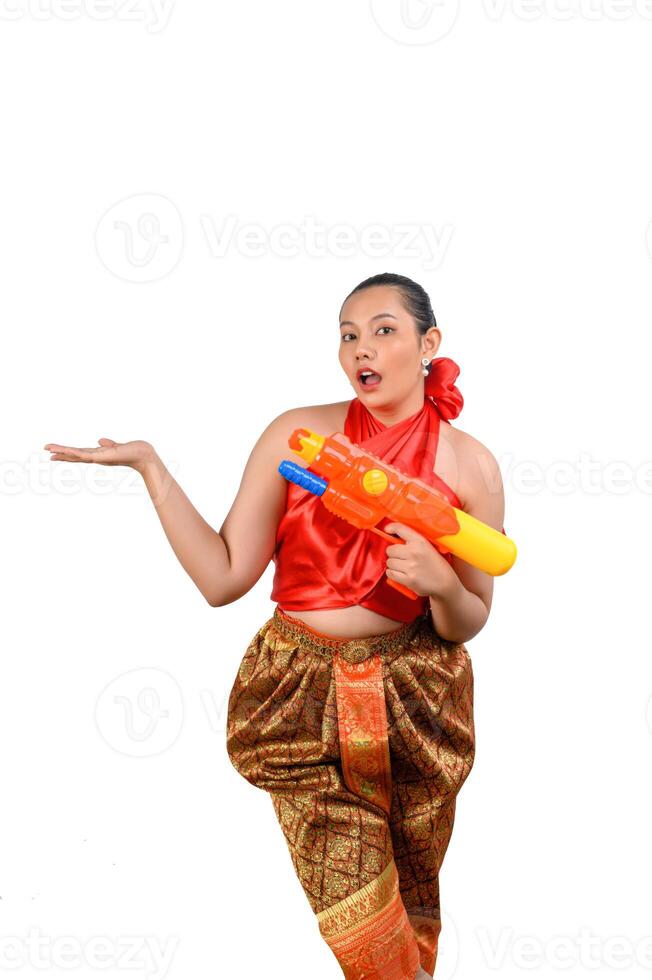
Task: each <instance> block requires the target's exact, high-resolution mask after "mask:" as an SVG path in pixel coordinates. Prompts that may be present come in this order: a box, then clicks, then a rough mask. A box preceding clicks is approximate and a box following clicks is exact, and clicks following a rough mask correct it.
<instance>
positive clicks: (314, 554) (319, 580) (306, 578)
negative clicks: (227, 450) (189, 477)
mask: <svg viewBox="0 0 652 980" xmlns="http://www.w3.org/2000/svg"><path fill="white" fill-rule="evenodd" d="M431 365H432V366H431V370H430V373H429V375H428V378H427V379H426V383H425V397H424V400H423V405H422V406H421V408H420V409H419V411H418V412H416V413H415V414H414V415H411V416H410V417H409V418H406V419H403V420H402V421H401V422H397V423H396V424H395V425H391V426H386V425H384V424H383V423H382V422H380V421H379V420H378V419H377V418H375V416H373V415H372V414H371V412H369V411H368V409H367V408H366V406H365V405H363V404H362V402H361V401H360V400H359V399H358V398H354V399H353V400H352V402H351V403H350V405H349V408H348V411H347V415H346V421H345V424H344V434H345V435H346V436H348V438H349V439H350V440H351V441H352V442H355V443H357V444H358V445H359V446H362V447H363V448H364V449H368V450H369V452H372V453H374V454H375V455H376V456H379V457H380V458H381V459H384V460H386V461H387V462H388V463H391V464H392V465H393V466H396V467H397V468H398V469H399V470H401V471H402V472H403V473H407V474H408V475H410V476H416V477H419V478H420V479H421V480H423V481H424V482H425V483H428V484H430V485H431V486H433V487H436V488H437V489H438V490H441V491H442V492H443V493H444V495H445V496H446V497H447V499H448V500H449V501H450V502H451V504H452V505H453V506H454V507H457V508H458V509H460V510H461V509H462V505H461V503H460V500H459V498H458V497H457V495H456V493H455V492H454V491H453V490H452V489H451V488H450V487H449V486H448V484H446V483H444V481H443V480H442V479H441V478H440V477H439V476H437V474H436V473H435V472H434V463H435V457H436V454H437V446H438V443H439V429H440V426H441V421H442V419H443V420H444V421H445V422H446V423H448V421H449V419H451V418H456V417H457V415H459V413H460V411H461V409H462V406H463V405H464V399H463V397H462V394H461V392H460V391H459V389H458V388H457V387H456V386H455V384H454V381H455V378H456V377H457V375H458V374H459V370H460V369H459V367H458V366H457V364H455V362H454V361H452V360H451V359H450V358H448V357H440V358H436V359H435V360H433V361H432V362H431ZM329 434H330V433H329ZM388 523H391V522H390V521H389V520H382V521H381V522H380V523H379V525H378V526H379V527H380V528H383V527H384V526H385V524H388ZM503 533H504V528H503ZM387 547H388V542H387V541H385V540H384V539H383V538H380V537H379V536H378V535H377V534H372V533H371V531H368V530H366V529H364V530H362V529H359V528H356V527H354V526H353V525H352V524H349V523H348V521H345V520H343V519H342V518H341V517H337V516H336V515H335V514H331V512H330V511H329V510H327V509H326V507H325V506H324V504H323V503H322V501H321V499H320V498H319V497H316V496H315V495H314V494H312V493H311V492H310V491H309V490H304V489H303V488H302V487H299V486H297V485H296V484H295V483H291V482H289V483H288V487H287V505H286V511H285V514H284V515H283V517H282V518H281V520H280V522H279V526H278V530H277V534H276V550H275V552H274V559H273V560H274V564H275V566H276V567H275V572H274V581H273V586H272V594H271V597H270V598H271V599H272V600H273V601H275V602H277V603H278V604H279V605H280V606H281V607H282V608H285V609H287V610H288V612H292V610H304V609H343V608H345V607H348V606H355V605H358V606H364V608H365V609H371V610H373V611H374V612H377V613H380V614H381V615H383V616H387V617H389V618H390V619H395V620H397V621H399V622H405V623H409V622H411V621H412V620H413V619H415V618H416V617H417V616H419V615H421V614H423V613H425V612H426V611H427V610H428V607H429V601H428V597H427V596H419V597H417V598H416V599H409V598H408V597H407V596H404V595H402V593H400V592H398V591H397V590H396V589H394V588H392V587H391V586H390V585H388V584H387V582H386V570H385V566H386V561H387V555H386V551H387ZM443 557H444V558H446V559H447V560H448V561H451V560H452V556H451V555H449V554H446V555H444V556H443Z"/></svg>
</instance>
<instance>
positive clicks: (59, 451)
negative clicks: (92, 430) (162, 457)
mask: <svg viewBox="0 0 652 980" xmlns="http://www.w3.org/2000/svg"><path fill="white" fill-rule="evenodd" d="M97 441H98V443H99V446H97V447H93V446H91V447H90V448H88V449H80V448H77V447H76V446H60V445H59V444H58V443H56V442H48V443H46V444H45V446H43V448H44V449H48V450H49V451H50V452H51V453H52V454H53V455H52V456H50V459H51V460H53V459H61V460H64V461H66V462H69V463H103V464H104V465H105V466H133V468H134V469H136V470H138V469H140V468H141V467H142V465H143V463H144V462H145V460H146V459H147V456H148V454H149V453H150V452H151V450H152V446H151V444H150V443H149V442H146V441H145V440H144V439H134V440H133V441H132V442H115V441H114V440H113V439H104V438H103V439H98V440H97Z"/></svg>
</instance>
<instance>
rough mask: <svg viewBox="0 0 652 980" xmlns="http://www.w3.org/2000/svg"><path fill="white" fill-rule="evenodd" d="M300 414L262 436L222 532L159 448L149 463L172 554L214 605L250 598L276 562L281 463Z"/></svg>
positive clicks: (149, 483)
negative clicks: (191, 497) (186, 490)
mask: <svg viewBox="0 0 652 980" xmlns="http://www.w3.org/2000/svg"><path fill="white" fill-rule="evenodd" d="M295 412H296V410H295V409H290V410H289V411H287V412H283V413H282V414H281V415H279V416H278V417H277V418H275V419H274V420H273V421H272V422H271V423H270V424H269V425H268V426H267V428H266V429H265V430H264V432H263V433H262V435H261V436H260V437H259V439H258V441H257V442H256V444H255V446H254V447H253V449H252V451H251V454H250V456H249V459H248V460H247V463H246V466H245V468H244V472H243V474H242V479H241V481H240V487H239V489H238V492H237V494H236V497H235V500H234V501H233V504H232V505H231V509H230V510H229V513H228V514H227V516H226V518H225V520H224V522H223V524H222V527H221V528H220V530H219V532H218V531H216V530H215V529H214V528H212V527H211V526H210V524H208V523H207V522H206V521H205V520H204V518H203V517H202V516H201V514H200V513H199V512H198V511H197V510H196V509H195V507H193V505H192V504H191V502H190V500H189V499H188V497H187V496H186V495H185V493H184V492H183V490H182V489H181V487H180V486H179V484H178V483H177V482H176V480H175V479H174V478H173V477H172V475H171V474H170V473H169V472H168V470H167V468H166V467H165V465H164V464H163V462H162V461H161V459H160V458H159V456H158V454H157V453H156V451H155V450H154V449H152V451H151V453H150V454H149V455H148V457H147V458H146V460H145V462H144V463H143V466H142V469H141V472H142V476H143V480H144V481H145V486H146V487H147V489H148V491H149V494H150V496H151V498H152V502H153V504H154V507H155V508H156V512H157V514H158V516H159V520H160V521H161V524H162V525H163V530H164V531H165V534H166V536H167V539H168V541H169V542H170V545H171V546H172V550H173V551H174V553H175V555H176V556H177V558H178V559H179V561H180V563H181V564H182V565H183V567H184V568H185V570H186V572H187V573H188V575H189V576H190V578H191V579H192V580H193V582H194V583H195V585H196V586H197V588H198V589H199V591H200V592H201V593H202V595H203V596H204V598H205V599H206V601H207V602H208V603H209V605H211V606H226V605H228V604H229V603H231V602H235V601H236V599H240V598H241V597H242V596H243V595H246V593H247V592H248V591H249V590H250V589H251V588H253V586H254V585H255V584H256V582H257V581H258V579H259V578H260V577H261V575H262V574H263V572H264V571H265V569H266V568H267V566H268V564H269V562H270V561H271V559H272V556H273V554H274V549H275V546H276V531H277V528H278V524H279V521H280V519H281V517H282V516H283V513H284V511H285V501H286V493H287V481H286V480H285V478H284V477H282V476H281V474H280V473H279V472H278V464H279V463H280V461H281V459H283V458H284V456H286V455H288V453H289V452H290V451H289V450H288V451H287V452H284V451H283V447H287V440H288V436H289V435H290V433H291V431H292V429H293V428H295V427H296V426H297V425H298V424H299V423H298V422H296V421H295Z"/></svg>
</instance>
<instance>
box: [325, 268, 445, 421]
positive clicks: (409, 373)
mask: <svg viewBox="0 0 652 980" xmlns="http://www.w3.org/2000/svg"><path fill="white" fill-rule="evenodd" d="M440 340H441V334H440V332H439V329H438V328H437V327H431V329H430V330H429V331H428V333H426V334H424V335H423V336H422V337H420V336H419V335H418V333H417V328H416V324H415V322H414V317H413V316H412V315H411V314H410V313H408V312H407V310H406V309H405V307H404V306H403V302H402V299H401V294H400V293H399V291H398V290H397V289H395V288H394V287H393V286H369V287H368V288H366V289H363V290H361V291H360V292H359V293H354V295H353V296H350V297H349V298H348V299H347V300H346V302H345V303H344V306H343V307H342V312H341V314H340V349H339V357H340V364H341V365H342V368H343V369H344V371H345V372H346V375H347V377H348V379H349V381H350V382H351V384H352V385H353V389H354V391H355V392H356V395H357V396H358V398H359V399H360V400H361V401H362V402H363V403H364V404H367V405H369V406H370V407H373V406H382V405H394V406H395V405H399V404H401V403H402V402H403V401H405V400H409V399H410V398H412V399H414V396H415V393H417V392H418V393H419V400H422V399H423V383H424V381H425V377H424V375H423V371H422V368H423V365H422V364H421V358H422V357H428V358H429V359H430V358H432V357H434V356H435V354H436V352H437V348H438V347H439V343H440ZM361 370H369V371H373V372H374V373H375V374H377V375H379V376H380V381H379V382H378V383H376V384H372V385H369V386H368V385H367V384H365V382H364V381H362V380H360V378H359V376H358V372H359V371H361ZM371 380H372V381H376V380H377V379H376V378H372V379H371Z"/></svg>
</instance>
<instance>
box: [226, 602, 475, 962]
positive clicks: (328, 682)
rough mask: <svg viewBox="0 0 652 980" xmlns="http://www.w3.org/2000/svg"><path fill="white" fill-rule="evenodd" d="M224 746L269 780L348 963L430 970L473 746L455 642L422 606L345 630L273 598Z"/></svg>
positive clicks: (232, 701)
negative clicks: (395, 619) (352, 635)
mask: <svg viewBox="0 0 652 980" xmlns="http://www.w3.org/2000/svg"><path fill="white" fill-rule="evenodd" d="M227 752H228V755H229V758H230V760H231V762H232V764H233V766H234V767H235V769H236V770H237V771H238V772H239V773H240V774H241V775H242V776H243V777H244V778H245V779H246V780H248V782H250V783H251V784H252V785H253V786H256V787H257V788H259V789H262V790H266V791H267V792H268V793H269V794H270V796H271V800H272V803H273V806H274V810H275V812H276V817H277V818H278V821H279V823H280V826H281V828H282V830H283V833H284V835H285V838H286V841H287V844H288V848H289V851H290V856H291V859H292V863H293V865H294V869H295V871H296V874H297V876H298V879H299V882H300V884H301V886H302V888H303V890H304V892H305V895H306V897H307V899H308V902H309V903H310V905H311V907H312V910H313V911H314V912H315V914H316V919H317V923H318V927H319V931H320V933H321V936H322V938H323V939H324V940H325V942H326V943H327V944H328V946H329V947H330V949H331V950H332V952H333V953H334V955H335V957H336V959H337V961H338V963H339V965H340V967H341V969H342V972H343V973H344V976H345V977H346V978H348V980H363V978H364V980H370V978H383V980H414V977H415V974H416V972H417V970H418V969H419V966H420V965H421V966H422V967H423V969H424V970H426V971H427V972H428V973H430V974H433V973H434V969H435V961H436V958H437V946H438V939H439V933H440V929H441V912H440V900H439V870H440V868H441V865H442V861H443V858H444V854H445V853H446V849H447V847H448V843H449V841H450V837H451V833H452V830H453V819H454V814H455V803H456V797H457V794H458V792H459V790H460V788H461V786H462V784H463V783H464V781H465V779H466V777H467V776H468V775H469V772H470V770H471V767H472V765H473V760H474V754H475V732H474V723H473V669H472V665H471V658H470V656H469V653H468V651H467V649H466V647H465V645H464V644H463V643H459V644H458V643H450V642H448V641H446V640H443V639H442V638H441V637H439V635H438V634H437V633H436V632H435V630H434V628H433V625H432V620H431V618H430V615H429V614H426V615H423V616H420V617H418V618H417V619H415V620H413V621H412V622H411V623H406V624H404V625H402V626H400V627H398V628H397V629H395V630H393V631H392V632H390V633H383V634H379V635H376V636H368V637H364V638H363V639H350V640H345V639H335V638H333V637H329V636H327V635H325V634H323V633H318V632H316V631H315V630H313V629H310V628H309V627H308V626H306V624H305V623H303V622H301V621H300V620H298V619H295V618H294V617H293V616H292V615H291V614H288V613H286V612H284V611H282V610H281V609H280V607H279V606H276V608H275V610H274V613H273V615H272V616H271V618H270V619H268V620H267V622H266V623H264V625H263V626H262V627H261V628H260V629H259V630H258V632H257V633H256V634H255V636H254V637H253V639H252V640H251V642H250V643H249V646H248V647H247V650H246V652H245V655H244V657H243V659H242V662H241V664H240V667H239V669H238V673H237V676H236V679H235V683H234V685H233V688H232V690H231V694H230V696H229V705H228V720H227Z"/></svg>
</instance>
